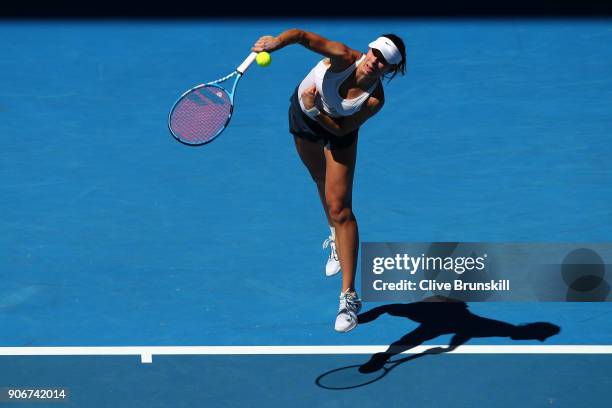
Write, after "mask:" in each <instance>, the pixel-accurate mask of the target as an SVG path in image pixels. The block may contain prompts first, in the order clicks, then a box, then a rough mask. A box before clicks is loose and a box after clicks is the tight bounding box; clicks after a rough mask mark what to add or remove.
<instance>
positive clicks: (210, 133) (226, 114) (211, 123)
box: [168, 52, 257, 146]
mask: <svg viewBox="0 0 612 408" xmlns="http://www.w3.org/2000/svg"><path fill="white" fill-rule="evenodd" d="M256 56H257V53H256V52H252V53H251V54H249V56H248V57H247V58H246V59H245V60H244V61H243V62H242V64H240V65H239V66H238V68H236V70H235V71H234V72H232V73H231V74H229V75H227V76H224V77H223V78H220V79H217V80H216V81H213V82H209V83H207V84H201V85H197V86H194V87H193V88H191V89H190V90H188V91H187V92H185V93H184V94H182V95H181V97H180V98H179V99H178V100H177V101H176V102H175V103H174V106H172V109H171V110H170V115H169V116H168V128H169V129H170V133H172V136H174V138H175V139H176V140H178V141H179V142H181V143H183V144H186V145H189V146H201V145H204V144H206V143H210V142H212V141H213V140H215V138H216V137H217V136H219V135H220V134H221V132H223V130H225V128H226V127H227V125H228V124H229V121H230V119H231V117H232V112H233V110H234V95H235V92H236V86H237V85H238V81H240V78H242V75H244V73H245V72H246V70H247V68H248V67H249V66H250V65H251V64H252V63H253V61H255V57H256ZM232 80H233V84H232V83H231V81H232Z"/></svg>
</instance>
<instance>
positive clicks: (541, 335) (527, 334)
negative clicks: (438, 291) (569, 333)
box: [315, 296, 561, 389]
mask: <svg viewBox="0 0 612 408" xmlns="http://www.w3.org/2000/svg"><path fill="white" fill-rule="evenodd" d="M384 314H388V315H390V316H394V317H403V318H406V319H409V320H412V321H415V322H417V323H419V325H418V326H417V327H416V328H415V329H414V330H412V331H411V332H409V333H407V334H405V335H404V336H402V337H401V338H400V339H398V340H397V341H395V342H393V343H391V344H390V345H389V347H388V348H387V350H386V351H384V352H382V353H376V354H374V355H372V356H371V357H370V359H369V360H368V361H367V362H365V363H363V364H360V365H351V366H347V367H341V368H336V369H334V370H330V371H328V372H325V373H323V374H321V375H320V376H318V377H317V379H316V380H315V383H316V384H317V385H318V386H319V387H322V388H326V389H351V388H357V387H362V386H365V385H368V384H371V383H373V382H375V381H378V380H380V379H382V378H383V377H384V376H386V375H387V374H388V373H389V372H390V371H391V370H392V369H393V368H395V367H397V366H398V365H400V364H403V363H405V362H407V361H411V360H415V359H417V358H420V357H423V356H425V355H431V354H442V353H447V352H450V351H453V350H454V349H456V348H457V347H459V346H460V345H462V344H465V343H466V342H468V341H469V340H470V339H472V338H484V337H507V338H509V339H511V340H539V341H541V342H543V341H545V340H546V339H548V338H549V337H551V336H554V335H556V334H558V333H559V332H560V331H561V328H560V327H559V326H557V325H554V324H552V323H548V322H533V323H527V324H521V325H514V324H511V323H507V322H503V321H500V320H494V319H489V318H486V317H482V316H478V315H476V314H474V313H472V312H470V311H469V310H468V305H467V304H466V303H465V302H463V301H460V300H456V299H451V298H448V297H444V296H434V297H430V298H427V299H424V300H422V301H420V302H414V303H406V304H403V303H396V304H389V305H383V306H378V307H375V308H373V309H371V310H368V311H367V312H364V313H362V314H360V315H359V316H358V318H359V324H360V325H363V324H367V323H371V322H373V321H374V320H376V319H377V318H378V317H380V316H382V315H384ZM447 334H452V335H453V337H452V338H451V341H450V344H449V345H448V347H433V348H431V349H429V350H426V351H424V352H423V353H419V354H414V355H411V356H408V357H404V358H399V359H395V360H393V361H391V359H392V358H393V357H394V356H397V355H400V354H401V353H403V352H405V351H408V350H410V349H412V348H414V347H417V346H420V345H422V344H423V343H425V342H426V341H429V340H432V339H434V338H436V337H439V336H442V335H447ZM351 381H352V383H351Z"/></svg>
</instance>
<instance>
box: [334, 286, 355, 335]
mask: <svg viewBox="0 0 612 408" xmlns="http://www.w3.org/2000/svg"><path fill="white" fill-rule="evenodd" d="M360 310H361V299H359V298H358V297H357V293H355V292H349V291H348V290H347V291H346V292H341V293H340V306H339V307H338V315H337V316H336V324H335V326H334V329H335V330H336V331H337V332H342V333H346V332H348V331H351V330H353V329H354V328H355V327H356V326H357V313H359V311H360Z"/></svg>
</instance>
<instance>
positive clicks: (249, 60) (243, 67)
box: [236, 52, 257, 75]
mask: <svg viewBox="0 0 612 408" xmlns="http://www.w3.org/2000/svg"><path fill="white" fill-rule="evenodd" d="M255 57H257V53H256V52H252V53H250V54H249V56H248V57H247V58H246V59H245V60H244V61H243V62H242V64H240V66H239V67H238V68H236V71H238V73H239V74H240V75H242V74H244V73H245V71H246V70H247V68H248V67H249V66H250V65H251V64H252V63H253V61H255Z"/></svg>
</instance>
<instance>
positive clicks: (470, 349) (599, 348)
mask: <svg viewBox="0 0 612 408" xmlns="http://www.w3.org/2000/svg"><path fill="white" fill-rule="evenodd" d="M387 347H388V346H120V347H0V356H140V358H141V362H142V363H151V362H153V356H154V355H158V356H169V355H259V354H278V355H282V354H289V355H291V354H373V353H377V352H381V351H385V350H386V349H387ZM432 347H446V345H434V344H428V345H424V346H417V347H414V348H412V349H410V350H408V351H405V352H403V353H402V354H418V353H422V352H424V351H426V350H428V349H430V348H432ZM451 353H453V354H612V345H511V346H510V345H495V346H492V345H473V346H470V345H464V346H460V347H458V348H457V349H455V350H454V351H452V352H451Z"/></svg>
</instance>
